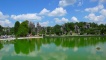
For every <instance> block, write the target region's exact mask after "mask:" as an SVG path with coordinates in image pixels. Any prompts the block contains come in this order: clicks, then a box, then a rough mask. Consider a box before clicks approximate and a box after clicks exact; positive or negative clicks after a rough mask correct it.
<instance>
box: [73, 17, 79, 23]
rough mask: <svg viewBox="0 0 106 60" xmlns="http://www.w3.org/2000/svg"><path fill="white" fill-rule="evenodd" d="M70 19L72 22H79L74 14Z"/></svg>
mask: <svg viewBox="0 0 106 60" xmlns="http://www.w3.org/2000/svg"><path fill="white" fill-rule="evenodd" d="M71 21H72V22H79V20H78V19H77V18H76V17H75V16H73V17H72V18H71Z"/></svg>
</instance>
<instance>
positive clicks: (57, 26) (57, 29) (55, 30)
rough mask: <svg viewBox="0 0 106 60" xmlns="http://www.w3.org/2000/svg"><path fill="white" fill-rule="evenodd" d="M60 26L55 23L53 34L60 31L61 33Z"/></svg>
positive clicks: (58, 33)
mask: <svg viewBox="0 0 106 60" xmlns="http://www.w3.org/2000/svg"><path fill="white" fill-rule="evenodd" d="M60 28H61V26H60V25H55V26H54V32H55V34H57V35H60V33H61V29H60Z"/></svg>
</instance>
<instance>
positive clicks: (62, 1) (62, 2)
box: [59, 0, 76, 7]
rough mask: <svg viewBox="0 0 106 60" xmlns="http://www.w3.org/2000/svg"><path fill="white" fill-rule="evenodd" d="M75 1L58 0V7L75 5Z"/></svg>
mask: <svg viewBox="0 0 106 60" xmlns="http://www.w3.org/2000/svg"><path fill="white" fill-rule="evenodd" d="M75 2H76V0H60V1H59V6H60V7H65V6H68V5H73V4H75Z"/></svg>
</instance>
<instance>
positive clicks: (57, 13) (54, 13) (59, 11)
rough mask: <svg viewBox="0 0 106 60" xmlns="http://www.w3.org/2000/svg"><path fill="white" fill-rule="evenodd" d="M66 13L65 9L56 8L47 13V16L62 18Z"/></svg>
mask: <svg viewBox="0 0 106 60" xmlns="http://www.w3.org/2000/svg"><path fill="white" fill-rule="evenodd" d="M66 13H67V11H66V10H65V9H63V8H62V7H59V8H56V9H55V10H53V11H52V12H50V13H49V16H64V15H65V14H66Z"/></svg>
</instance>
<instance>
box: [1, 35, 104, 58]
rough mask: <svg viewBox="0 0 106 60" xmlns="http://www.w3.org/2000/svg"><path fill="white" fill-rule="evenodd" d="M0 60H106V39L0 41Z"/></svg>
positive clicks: (61, 38)
mask: <svg viewBox="0 0 106 60" xmlns="http://www.w3.org/2000/svg"><path fill="white" fill-rule="evenodd" d="M98 47H99V48H100V49H97V48H98ZM0 60H106V37H99V36H98V37H57V38H56V37H55V38H54V37H52V38H50V37H46V38H43V39H30V40H15V41H0Z"/></svg>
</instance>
